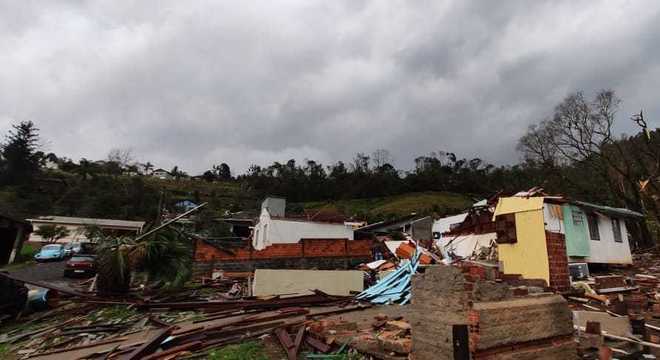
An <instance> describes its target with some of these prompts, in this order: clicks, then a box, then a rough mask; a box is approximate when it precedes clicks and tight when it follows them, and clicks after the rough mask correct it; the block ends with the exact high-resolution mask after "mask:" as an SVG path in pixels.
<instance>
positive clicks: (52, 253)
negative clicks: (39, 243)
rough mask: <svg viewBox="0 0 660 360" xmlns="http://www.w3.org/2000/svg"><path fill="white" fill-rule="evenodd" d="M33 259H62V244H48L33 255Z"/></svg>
mask: <svg viewBox="0 0 660 360" xmlns="http://www.w3.org/2000/svg"><path fill="white" fill-rule="evenodd" d="M34 259H35V260H36V261H48V260H62V259H64V245H62V244H48V245H46V246H44V247H42V248H41V249H40V250H39V252H38V253H37V254H36V255H34Z"/></svg>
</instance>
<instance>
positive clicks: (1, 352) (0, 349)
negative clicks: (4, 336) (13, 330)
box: [0, 344, 11, 359]
mask: <svg viewBox="0 0 660 360" xmlns="http://www.w3.org/2000/svg"><path fill="white" fill-rule="evenodd" d="M10 350H11V349H10V347H9V344H0V359H4V358H5V356H9V352H10Z"/></svg>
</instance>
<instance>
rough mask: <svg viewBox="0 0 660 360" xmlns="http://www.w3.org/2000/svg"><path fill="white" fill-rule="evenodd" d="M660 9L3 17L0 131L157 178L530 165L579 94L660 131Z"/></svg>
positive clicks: (330, 9) (388, 7) (173, 7)
mask: <svg viewBox="0 0 660 360" xmlns="http://www.w3.org/2000/svg"><path fill="white" fill-rule="evenodd" d="M659 12H660V4H657V3H656V2H652V1H649V2H641V1H640V2H626V1H620V2H611V1H608V2H605V1H602V2H586V3H577V2H572V1H560V2H552V3H541V2H538V3H536V2H535V3H530V2H527V1H511V2H477V1H415V2H408V1H396V2H382V1H367V0H365V1H351V0H347V1H330V2H329V1H285V2H241V3H230V2H215V1H213V2H211V1H208V2H207V1H195V2H180V1H141V2H131V3H128V2H127V3H115V2H105V1H88V2H78V1H71V2H64V1H63V2H56V1H52V2H45V3H44V2H29V1H26V2H11V1H7V2H4V3H2V2H0V47H2V48H3V49H4V50H3V52H0V131H3V132H4V131H6V129H8V128H9V126H10V124H11V123H12V122H15V121H20V120H33V121H35V122H36V123H37V124H38V125H39V127H40V128H41V129H42V136H43V137H44V138H45V139H46V140H47V141H48V143H49V148H50V150H51V151H54V152H56V153H58V154H61V155H65V156H68V157H72V158H74V159H77V158H80V157H87V158H103V157H105V155H106V154H107V152H108V151H109V150H110V149H111V148H116V147H125V148H132V149H133V150H134V152H135V153H136V155H137V156H138V158H140V159H141V160H143V161H146V160H150V161H152V162H155V163H156V164H157V165H159V166H162V167H171V166H173V165H175V164H176V165H179V166H180V167H182V168H184V169H186V170H188V171H190V172H193V173H195V172H201V171H203V170H204V169H206V168H208V167H210V166H211V165H212V164H213V163H219V162H228V163H229V164H230V165H231V166H232V168H234V169H236V170H239V171H242V170H245V169H246V168H247V167H248V166H249V165H250V164H252V163H257V164H261V165H266V164H268V163H270V162H272V161H274V160H279V161H286V160H287V159H289V158H296V159H298V160H299V161H302V160H303V159H305V158H309V159H314V160H317V161H321V162H324V163H326V164H327V163H329V162H333V161H336V160H344V161H346V160H349V159H350V158H351V157H352V156H353V154H355V153H356V152H358V151H362V152H370V151H372V150H374V149H376V148H386V149H389V150H390V151H391V152H392V154H393V156H394V159H395V161H396V164H397V165H398V166H400V167H403V168H406V167H410V166H411V164H412V159H413V158H414V157H415V156H418V155H421V154H425V153H428V152H430V151H437V150H449V151H454V152H457V153H458V154H460V155H461V156H466V157H467V156H480V157H482V158H484V159H486V160H488V161H491V162H495V163H498V164H502V163H511V162H514V161H516V160H517V156H518V155H517V154H516V153H515V142H516V140H517V138H518V137H519V136H520V135H521V134H522V133H523V132H524V130H525V129H526V127H527V125H528V124H530V123H532V122H536V121H538V120H540V119H542V118H543V117H545V116H547V115H549V114H550V113H551V111H552V108H553V107H554V105H555V104H556V103H557V102H559V101H561V99H562V98H563V97H564V96H565V95H566V94H567V93H569V92H571V91H575V90H577V89H583V90H585V91H586V92H587V93H590V92H594V91H597V90H599V89H601V88H608V87H611V88H614V89H615V90H617V91H618V93H619V95H620V96H621V97H622V98H623V99H624V106H623V108H622V110H621V112H620V117H621V119H620V122H619V124H618V129H620V130H621V131H626V132H631V131H633V130H634V129H633V128H632V125H631V124H630V123H629V122H628V121H627V120H626V119H627V118H628V116H629V115H630V113H632V112H634V111H638V109H639V108H640V107H644V108H645V109H647V113H648V117H649V119H651V121H652V123H654V124H657V121H655V122H654V119H656V118H657V117H658V116H660V105H656V101H655V100H656V99H655V98H654V97H655V93H656V91H654V90H655V84H656V83H658V82H659V80H660V64H659V60H658V59H659V57H658V50H657V43H658V42H657V40H658V36H660V35H658V34H660V31H658V30H660V29H659V28H658V27H659V26H660V25H659V24H660V21H659V20H660V18H659V16H658V13H659Z"/></svg>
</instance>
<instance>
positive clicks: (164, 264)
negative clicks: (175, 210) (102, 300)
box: [96, 228, 192, 293]
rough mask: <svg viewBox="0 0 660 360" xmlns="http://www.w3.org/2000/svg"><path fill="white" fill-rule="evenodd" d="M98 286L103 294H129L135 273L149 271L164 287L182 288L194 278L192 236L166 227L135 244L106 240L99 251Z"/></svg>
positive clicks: (112, 238) (114, 238) (111, 238)
mask: <svg viewBox="0 0 660 360" xmlns="http://www.w3.org/2000/svg"><path fill="white" fill-rule="evenodd" d="M96 262H97V271H98V279H97V287H98V289H99V291H100V292H103V293H122V292H126V291H128V288H129V285H130V275H131V273H132V272H133V271H137V270H142V271H145V272H147V274H148V275H149V277H150V279H151V280H159V281H162V282H163V283H164V285H163V287H165V288H169V289H176V288H180V287H182V286H183V285H184V283H185V282H186V281H187V280H188V279H189V278H190V276H191V267H192V246H191V242H190V240H189V238H188V237H186V236H183V235H182V234H180V233H179V232H177V231H176V230H174V229H171V228H166V229H163V230H160V231H157V232H155V233H153V234H151V235H149V236H147V237H145V238H142V239H140V240H139V241H135V239H133V238H130V237H112V236H107V237H102V238H101V239H100V241H99V246H98V248H97V259H96Z"/></svg>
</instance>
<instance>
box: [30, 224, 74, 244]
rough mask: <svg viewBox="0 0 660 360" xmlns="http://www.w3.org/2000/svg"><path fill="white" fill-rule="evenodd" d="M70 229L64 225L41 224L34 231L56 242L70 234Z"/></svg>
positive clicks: (49, 240) (47, 239)
mask: <svg viewBox="0 0 660 360" xmlns="http://www.w3.org/2000/svg"><path fill="white" fill-rule="evenodd" d="M69 233H70V231H69V229H67V228H66V227H64V226H62V225H41V226H39V228H38V229H37V230H35V231H34V234H35V235H39V236H41V237H42V238H44V239H46V241H48V242H55V241H57V240H59V239H62V238H65V237H67V236H69Z"/></svg>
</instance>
